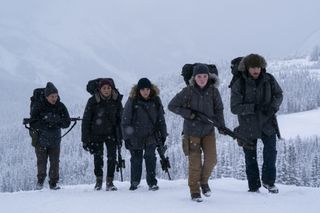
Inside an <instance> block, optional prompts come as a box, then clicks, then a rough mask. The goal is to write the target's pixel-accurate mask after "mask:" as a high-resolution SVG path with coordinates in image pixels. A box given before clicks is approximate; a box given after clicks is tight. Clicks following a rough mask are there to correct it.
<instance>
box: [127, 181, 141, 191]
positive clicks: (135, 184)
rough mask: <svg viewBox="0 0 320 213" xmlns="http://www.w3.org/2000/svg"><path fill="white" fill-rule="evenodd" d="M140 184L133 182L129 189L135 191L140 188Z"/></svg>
mask: <svg viewBox="0 0 320 213" xmlns="http://www.w3.org/2000/svg"><path fill="white" fill-rule="evenodd" d="M138 185H139V183H136V182H132V183H131V186H130V188H129V190H130V191H135V190H136V189H138Z"/></svg>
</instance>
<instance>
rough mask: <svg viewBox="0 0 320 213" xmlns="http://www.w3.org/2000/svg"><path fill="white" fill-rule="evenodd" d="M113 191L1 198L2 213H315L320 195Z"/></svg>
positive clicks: (69, 190) (220, 182) (86, 188)
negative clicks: (199, 197) (196, 198)
mask: <svg viewBox="0 0 320 213" xmlns="http://www.w3.org/2000/svg"><path fill="white" fill-rule="evenodd" d="M115 184H116V185H117V186H118V188H119V190H118V191H117V192H106V191H104V190H102V191H94V190H93V185H78V186H63V188H62V189H61V190H60V191H51V190H49V189H43V190H41V191H29V192H16V193H0V209H1V212H6V213H13V212H14V213H18V212H24V213H29V212H30V213H38V212H39V213H43V212H45V213H51V212H52V213H57V212H59V213H72V212H77V213H82V212H83V213H88V212H94V213H99V212H117V213H122V212H130V213H135V212H137V213H143V212H149V213H150V212H152V213H156V212H161V213H165V212H168V213H169V212H175V213H179V212H183V213H187V212H197V211H198V212H201V213H205V212H211V213H212V212H217V213H231V212H233V213H234V212H237V213H248V212H259V213H270V212H274V213H277V212H281V213H295V212H303V211H304V212H308V213H315V212H318V211H319V208H320V203H319V197H320V190H319V189H318V188H306V187H296V186H286V185H278V186H279V188H280V193H279V194H270V193H268V192H267V191H266V190H265V189H262V188H261V189H260V193H249V192H247V182H246V181H239V180H234V179H217V180H212V181H210V185H211V187H212V190H213V194H212V196H211V197H209V198H205V199H204V202H202V203H196V202H193V201H191V199H190V197H189V191H188V186H187V181H186V180H175V181H167V180H160V181H159V186H160V190H159V191H156V192H153V191H148V188H147V185H146V183H145V180H142V184H141V187H139V188H138V190H137V191H134V192H132V191H129V190H128V188H129V183H128V182H123V183H121V182H115Z"/></svg>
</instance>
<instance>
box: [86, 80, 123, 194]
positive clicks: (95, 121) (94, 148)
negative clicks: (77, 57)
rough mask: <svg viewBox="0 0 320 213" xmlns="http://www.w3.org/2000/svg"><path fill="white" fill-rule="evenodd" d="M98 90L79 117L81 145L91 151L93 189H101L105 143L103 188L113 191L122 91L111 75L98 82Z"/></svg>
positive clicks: (119, 131)
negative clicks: (104, 181)
mask: <svg viewBox="0 0 320 213" xmlns="http://www.w3.org/2000/svg"><path fill="white" fill-rule="evenodd" d="M98 90H99V91H98V92H97V93H95V94H94V95H93V96H92V97H90V98H89V100H88V102H87V105H86V108H85V111H84V114H83V120H82V128H81V131H82V135H81V137H82V143H83V148H84V149H85V150H86V151H89V152H90V153H91V154H93V157H94V174H95V176H96V184H95V187H94V188H95V190H101V188H102V182H103V153H104V150H103V149H104V145H106V147H107V158H108V160H107V166H108V169H107V178H106V190H107V191H116V190H117V188H116V186H115V185H114V184H113V179H114V172H115V166H116V151H117V145H118V146H120V147H121V145H122V144H121V141H122V135H121V126H120V123H121V114H122V110H123V107H122V103H121V100H122V95H121V94H119V92H118V91H117V90H116V88H115V86H114V84H113V82H112V81H111V80H110V79H102V80H100V82H99V88H98Z"/></svg>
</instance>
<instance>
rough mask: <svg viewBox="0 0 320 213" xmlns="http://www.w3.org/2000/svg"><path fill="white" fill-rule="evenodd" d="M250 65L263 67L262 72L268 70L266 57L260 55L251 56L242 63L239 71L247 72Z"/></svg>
mask: <svg viewBox="0 0 320 213" xmlns="http://www.w3.org/2000/svg"><path fill="white" fill-rule="evenodd" d="M250 65H254V66H258V67H261V69H262V70H265V69H266V68H267V62H266V60H265V59H264V57H262V56H261V55H258V54H250V55H247V56H246V57H244V58H243V59H242V60H241V61H240V63H239V66H238V69H239V71H241V72H246V71H247V70H248V68H249V67H250Z"/></svg>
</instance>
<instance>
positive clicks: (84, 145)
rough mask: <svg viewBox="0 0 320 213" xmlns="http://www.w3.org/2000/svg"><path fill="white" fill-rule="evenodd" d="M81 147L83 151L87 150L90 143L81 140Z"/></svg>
mask: <svg viewBox="0 0 320 213" xmlns="http://www.w3.org/2000/svg"><path fill="white" fill-rule="evenodd" d="M82 148H83V149H84V150H85V151H87V152H89V151H90V145H89V143H85V142H83V143H82Z"/></svg>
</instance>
